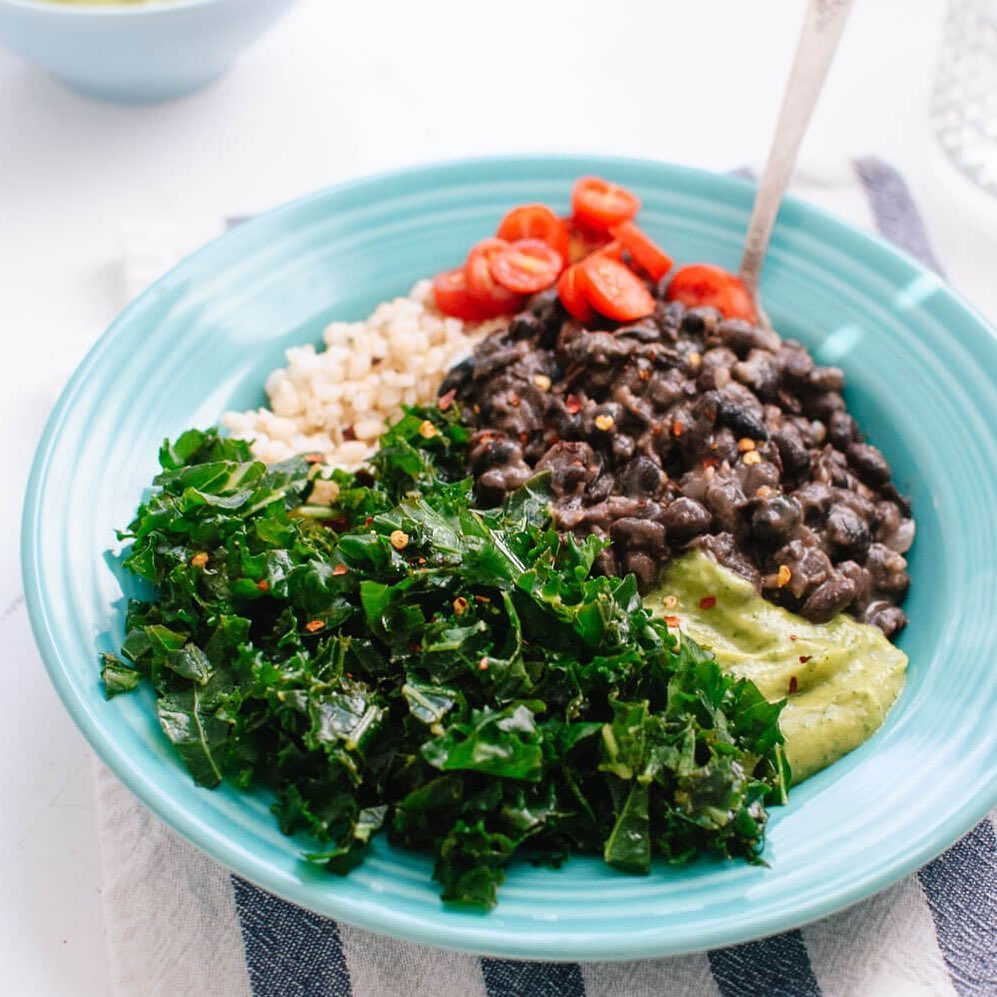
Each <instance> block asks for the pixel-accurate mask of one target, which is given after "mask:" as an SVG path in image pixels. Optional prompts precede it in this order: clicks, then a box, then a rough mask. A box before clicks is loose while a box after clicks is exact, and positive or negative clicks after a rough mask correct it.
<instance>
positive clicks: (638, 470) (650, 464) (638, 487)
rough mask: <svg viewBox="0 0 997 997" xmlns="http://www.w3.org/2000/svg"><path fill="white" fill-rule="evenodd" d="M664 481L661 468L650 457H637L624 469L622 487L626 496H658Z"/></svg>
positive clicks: (621, 479) (621, 478) (621, 477)
mask: <svg viewBox="0 0 997 997" xmlns="http://www.w3.org/2000/svg"><path fill="white" fill-rule="evenodd" d="M663 481H664V477H663V475H662V472H661V468H660V467H659V466H658V465H657V464H656V463H655V462H654V461H653V460H651V459H650V458H649V457H635V458H634V459H633V460H632V461H630V463H629V464H627V466H626V467H625V468H624V469H623V473H622V474H621V475H620V486H621V488H622V489H623V493H624V494H625V495H632V496H634V497H638V498H639V497H640V496H642V495H648V496H652V497H653V496H656V495H657V494H658V491H659V490H660V488H661V485H662V483H663Z"/></svg>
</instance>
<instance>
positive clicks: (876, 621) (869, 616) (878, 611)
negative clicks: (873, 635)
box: [861, 599, 907, 637]
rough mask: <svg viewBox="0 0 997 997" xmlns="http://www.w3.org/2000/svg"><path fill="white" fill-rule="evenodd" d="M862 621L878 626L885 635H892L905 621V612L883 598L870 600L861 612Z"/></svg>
mask: <svg viewBox="0 0 997 997" xmlns="http://www.w3.org/2000/svg"><path fill="white" fill-rule="evenodd" d="M861 619H862V622H863V623H869V624H871V625H872V626H874V627H879V629H880V630H882V631H883V633H884V634H886V636H887V637H894V636H895V635H896V634H897V633H899V632H900V631H901V630H902V629H903V628H904V626H905V625H906V623H907V614H906V613H905V612H904V611H903V610H902V609H901V608H900V607H899V606H894V605H893V603H891V602H887V601H886V600H884V599H877V600H876V601H875V602H870V603H869V605H868V606H866V608H865V610H864V611H863V613H862V617H861Z"/></svg>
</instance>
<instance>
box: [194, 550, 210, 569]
mask: <svg viewBox="0 0 997 997" xmlns="http://www.w3.org/2000/svg"><path fill="white" fill-rule="evenodd" d="M207 563H208V555H207V554H206V553H205V552H204V551H203V550H202V551H198V553H196V554H195V555H194V556H193V557H192V558H191V559H190V566H191V567H192V568H203V567H204V566H205V565H206V564H207Z"/></svg>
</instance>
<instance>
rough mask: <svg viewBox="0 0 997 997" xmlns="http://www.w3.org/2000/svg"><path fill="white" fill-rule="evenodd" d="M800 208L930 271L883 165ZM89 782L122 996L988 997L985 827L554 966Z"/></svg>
mask: <svg viewBox="0 0 997 997" xmlns="http://www.w3.org/2000/svg"><path fill="white" fill-rule="evenodd" d="M793 192H794V193H795V194H797V195H799V196H801V197H803V198H804V199H806V200H811V201H813V202H815V203H817V204H818V205H820V206H821V207H824V208H826V209H828V210H830V211H832V212H834V213H835V214H838V215H840V216H842V217H844V218H846V219H847V220H849V221H851V222H853V223H854V224H857V225H859V226H861V227H864V228H867V229H869V230H872V231H879V232H880V233H881V234H883V235H884V236H886V237H887V238H890V239H892V240H894V241H895V242H897V243H899V244H900V245H902V246H903V248H905V249H907V250H908V251H909V252H911V253H913V254H914V255H916V256H919V257H920V258H921V259H922V260H923V261H924V262H925V263H927V264H928V265H929V266H933V267H935V268H936V269H940V268H939V267H938V263H937V260H936V259H935V258H934V256H933V254H932V252H931V249H930V246H929V243H928V238H927V234H926V232H925V230H924V226H923V224H922V222H921V219H920V216H919V215H918V213H917V209H916V207H915V205H914V203H913V201H912V200H911V197H910V194H909V191H908V190H907V186H906V184H905V183H904V180H903V178H902V177H901V176H900V174H899V173H897V172H896V171H895V170H894V169H893V168H892V167H890V166H889V165H888V164H886V163H883V162H882V161H880V160H876V159H864V160H860V161H857V162H856V163H842V164H841V165H840V166H839V167H835V168H831V169H828V168H824V167H821V168H819V169H804V170H802V171H800V173H799V174H798V175H797V177H796V182H795V183H794V188H793ZM225 224H226V223H225V221H224V220H223V219H221V218H218V219H210V218H209V219H204V218H201V219H191V220H190V221H189V224H188V223H187V221H186V220H178V219H176V218H170V219H163V220H151V221H145V222H143V223H142V224H131V225H129V226H127V227H126V228H125V229H124V230H123V233H122V236H123V271H122V272H123V283H124V290H125V292H126V294H127V296H128V298H131V297H132V296H133V295H134V294H135V293H137V292H138V291H139V290H141V289H142V288H143V287H144V286H146V285H147V284H148V282H149V281H150V280H152V279H153V278H155V277H156V276H158V275H159V274H161V273H163V272H164V271H165V270H167V269H169V268H170V267H171V266H173V265H174V264H175V263H176V262H178V261H179V259H180V258H181V257H182V256H183V255H184V254H185V253H186V252H188V251H190V250H191V249H193V248H196V246H197V245H199V244H201V243H202V242H203V241H204V240H205V239H206V238H209V237H210V236H212V235H214V234H217V233H218V232H220V231H222V230H223V229H224V227H225ZM95 780H96V791H97V803H98V815H99V823H100V836H101V847H102V857H103V864H104V889H103V897H104V910H105V916H106V923H107V938H108V944H109V948H110V958H111V970H112V979H113V983H114V987H115V991H116V992H117V993H119V994H126V995H129V997H139V995H147V994H148V995H164V997H182V995H188V994H189V995H192V997H193V995H197V997H202V995H210V997H285V995H292V994H300V995H335V997H350V995H356V997H379V995H382V994H398V993H404V994H429V995H439V997H464V995H475V997H477V995H487V997H512V995H521V994H540V995H545V997H546V995H559V997H586V995H587V997H603V995H606V997H608V995H627V997H640V995H652V994H655V995H657V994H689V995H700V994H704V995H705V994H710V995H714V994H719V995H721V997H735V995H737V997H755V995H757V997H768V995H772V994H786V995H796V994H800V995H820V994H827V995H840V997H876V995H884V997H886V995H895V994H904V995H906V994H924V995H954V994H960V995H968V994H972V995H977V994H979V995H991V997H992V995H994V994H997V946H995V941H994V940H995V937H997V845H995V841H997V838H995V829H994V815H993V814H991V816H990V817H989V818H988V819H986V820H984V821H983V822H982V823H981V824H980V825H979V826H978V827H977V828H976V829H975V830H974V831H972V832H971V833H970V834H969V835H967V836H966V837H965V838H964V839H963V840H962V841H960V842H959V843H957V844H956V845H954V846H953V847H952V848H951V849H950V850H949V851H948V852H946V853H945V854H944V855H943V856H941V857H939V858H938V859H936V860H935V861H934V862H932V863H930V864H929V865H927V866H926V867H925V868H924V869H922V870H920V872H918V873H917V874H915V875H912V876H909V877H907V878H906V879H904V880H902V881H901V882H900V883H897V884H896V885H895V886H893V887H891V888H890V889H887V890H885V891H884V892H882V893H880V894H878V895H877V896H875V897H873V898H871V899H869V900H867V901H865V902H863V903H861V904H858V905H856V906H854V907H852V908H851V909H849V910H847V911H845V912H843V913H840V914H837V915H834V916H832V917H829V918H826V919H824V920H822V921H818V922H816V923H815V924H811V925H808V926H806V927H804V928H802V929H800V930H797V931H790V932H786V933H784V934H782V935H778V936H775V937H773V938H768V939H762V940H760V941H757V942H750V943H747V944H745V945H739V946H735V947H733V948H729V949H723V950H717V951H714V952H709V953H700V954H696V955H690V956H683V957H678V958H669V959H655V960H645V961H641V962H631V963H580V964H572V963H568V964H552V963H527V962H518V961H513V960H502V959H489V958H479V957H477V956H474V955H469V954H462V953H453V952H444V951H441V950H437V949H431V948H427V947H424V946H419V945H414V944H411V943H408V942H401V941H396V940H393V939H387V938H384V937H382V936H376V935H372V934H371V933H369V932H367V931H363V930H361V929H359V928H354V927H352V926H350V925H346V924H337V923H336V922H333V921H330V920H329V919H327V918H323V917H320V916H318V915H315V914H311V913H309V912H307V911H303V910H301V909H300V908H297V907H295V906H293V905H292V904H289V903H287V902H286V901H283V900H280V899H278V898H276V897H273V896H271V895H269V894H267V893H265V892H264V891H262V890H260V889H258V888H257V887H254V886H252V885H251V884H249V883H246V882H245V881H244V880H241V879H239V878H237V877H234V876H231V875H230V874H229V873H228V872H227V871H226V870H224V869H223V868H222V867H220V866H218V865H217V864H215V863H214V862H213V861H212V860H211V859H209V858H207V857H206V856H204V855H202V854H201V853H200V852H198V851H197V850H196V849H194V848H193V847H192V846H191V845H188V844H187V843H186V842H185V841H183V840H182V839H181V838H180V837H178V836H177V835H176V834H175V833H174V832H173V831H171V830H170V829H169V828H167V827H166V826H165V825H164V824H163V823H162V822H160V821H159V820H158V819H157V818H156V817H154V816H153V815H152V814H151V813H150V812H149V811H148V810H146V809H145V808H144V807H143V806H142V805H141V804H140V803H138V802H137V801H136V800H135V799H134V797H132V796H131V795H130V793H129V792H128V791H127V790H126V789H125V788H124V787H123V786H122V785H121V784H120V783H119V782H118V781H117V779H116V778H115V777H114V776H113V775H112V774H111V773H110V772H109V771H108V770H107V769H105V768H104V767H103V766H102V765H101V764H100V763H99V762H98V763H95Z"/></svg>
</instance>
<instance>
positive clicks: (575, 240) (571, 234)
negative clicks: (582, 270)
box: [565, 218, 613, 263]
mask: <svg viewBox="0 0 997 997" xmlns="http://www.w3.org/2000/svg"><path fill="white" fill-rule="evenodd" d="M567 227H568V255H567V257H565V259H566V261H567V262H568V263H580V262H581V261H582V260H584V259H585V257H586V256H589V255H591V254H592V253H594V252H597V251H598V250H599V249H602V248H604V247H605V246H608V245H609V244H610V243H611V242H612V241H613V240H612V239H611V238H610V236H609V233H608V232H596V231H595V230H594V229H590V228H588V227H587V226H585V225H579V224H578V222H577V220H576V219H574V218H572V219H570V221H569V222H568V226H567Z"/></svg>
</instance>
